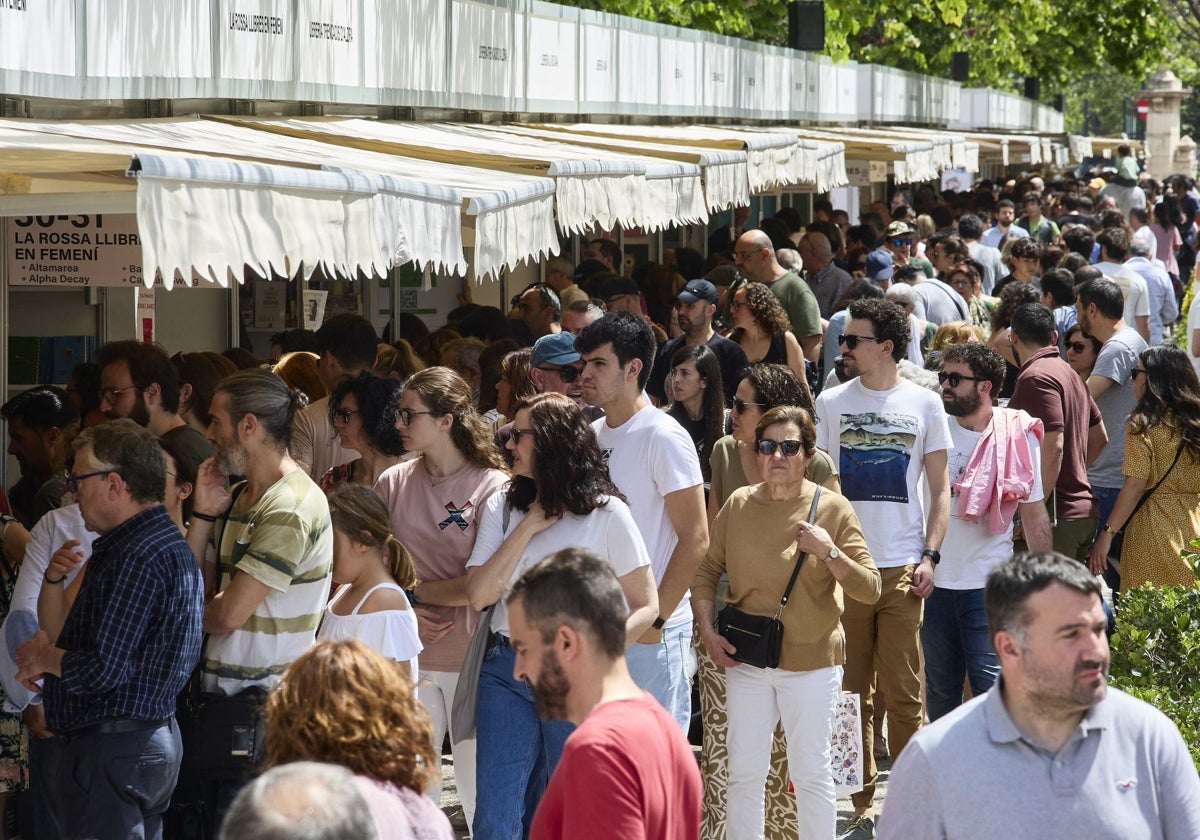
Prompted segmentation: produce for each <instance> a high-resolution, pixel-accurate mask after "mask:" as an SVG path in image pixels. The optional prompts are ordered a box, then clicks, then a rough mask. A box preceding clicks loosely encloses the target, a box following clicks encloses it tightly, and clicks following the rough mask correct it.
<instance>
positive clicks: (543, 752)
mask: <svg viewBox="0 0 1200 840" xmlns="http://www.w3.org/2000/svg"><path fill="white" fill-rule="evenodd" d="M515 659H516V656H515V654H514V653H513V649H512V645H511V644H510V643H509V640H508V638H507V637H506V636H503V635H500V634H493V635H492V638H491V639H490V640H489V641H488V649H487V652H486V653H485V654H484V658H483V667H482V668H481V669H480V672H479V693H478V696H477V700H476V707H475V728H476V739H477V750H476V764H475V774H476V775H475V819H474V823H473V824H472V828H471V833H472V835H473V836H474V837H475V838H477V840H520V838H524V837H528V836H529V827H530V824H531V823H532V822H533V813H534V811H536V810H537V805H538V802H540V801H541V798H542V793H543V792H545V790H546V784H547V782H549V781H550V775H551V774H552V773H553V772H554V768H555V767H556V766H558V759H559V757H561V756H562V751H563V745H564V744H565V743H566V740H567V736H568V735H570V734H571V733H572V732H574V731H575V726H574V724H572V723H570V722H568V721H565V720H541V719H539V718H538V715H537V712H536V710H535V708H534V700H533V690H532V688H531V687H530V685H529V683H528V682H526V681H525V680H520V681H518V680H515V679H513V663H514V662H515Z"/></svg>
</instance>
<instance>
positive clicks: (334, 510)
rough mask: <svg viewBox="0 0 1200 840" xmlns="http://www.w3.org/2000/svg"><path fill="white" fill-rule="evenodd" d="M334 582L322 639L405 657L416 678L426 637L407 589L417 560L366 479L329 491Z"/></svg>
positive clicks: (403, 660)
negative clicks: (419, 628)
mask: <svg viewBox="0 0 1200 840" xmlns="http://www.w3.org/2000/svg"><path fill="white" fill-rule="evenodd" d="M329 517H330V519H331V520H332V522H333V581H334V583H336V584H338V587H339V588H338V591H337V593H336V594H335V595H334V596H333V598H332V599H330V601H329V604H328V605H327V606H326V607H325V615H324V617H323V618H322V620H321V627H320V629H319V630H318V631H317V641H325V640H330V641H336V640H342V639H358V640H359V641H361V642H363V643H365V644H367V645H369V646H370V647H371V648H373V649H374V650H376V651H378V652H379V653H381V654H383V655H384V656H387V657H389V658H391V659H394V660H396V661H397V662H400V663H401V664H402V666H403V668H404V670H406V671H407V672H408V675H409V677H411V678H412V680H413V682H416V678H417V654H419V653H420V652H421V639H420V636H419V635H418V632H417V619H416V616H415V615H414V614H413V611H412V608H411V606H410V605H409V603H408V598H407V596H406V595H405V594H404V590H405V588H411V587H412V586H413V585H414V584H415V583H416V572H415V571H414V569H413V561H412V557H411V555H409V553H408V549H406V548H405V547H404V546H403V545H401V544H400V541H399V540H397V539H396V538H395V537H394V536H392V533H391V531H392V528H391V522H390V521H389V517H388V510H387V507H385V506H384V504H383V501H382V500H381V499H380V498H379V497H378V496H377V495H375V491H374V490H372V489H371V488H369V487H366V486H364V485H362V484H356V483H349V482H348V483H344V484H340V485H338V486H337V487H336V488H335V489H334V491H333V492H332V493H331V494H330V496H329Z"/></svg>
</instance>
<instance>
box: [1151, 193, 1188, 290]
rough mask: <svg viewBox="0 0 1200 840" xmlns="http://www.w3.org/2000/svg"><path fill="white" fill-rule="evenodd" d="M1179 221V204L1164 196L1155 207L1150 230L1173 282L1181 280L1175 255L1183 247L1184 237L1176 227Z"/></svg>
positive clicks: (1171, 197) (1172, 197)
mask: <svg viewBox="0 0 1200 840" xmlns="http://www.w3.org/2000/svg"><path fill="white" fill-rule="evenodd" d="M1178 221H1179V202H1178V201H1176V199H1175V197H1174V196H1164V197H1163V200H1162V201H1160V202H1159V203H1158V204H1155V205H1154V223H1153V224H1152V225H1150V230H1151V231H1153V232H1154V238H1155V240H1156V241H1157V242H1158V253H1157V254H1155V256H1156V257H1158V258H1159V259H1160V260H1162V261H1163V265H1165V266H1166V267H1167V274H1169V275H1171V280H1172V281H1173V282H1178V280H1179V261H1178V260H1176V259H1175V254H1176V252H1177V251H1179V249H1180V248H1182V247H1183V237H1181V236H1180V235H1179V228H1178V227H1176V226H1175V224H1176V222H1178Z"/></svg>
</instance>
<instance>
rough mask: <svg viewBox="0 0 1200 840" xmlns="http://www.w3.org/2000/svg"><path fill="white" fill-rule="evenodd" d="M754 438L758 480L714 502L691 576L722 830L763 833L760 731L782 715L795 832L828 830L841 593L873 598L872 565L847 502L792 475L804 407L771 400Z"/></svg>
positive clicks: (808, 431) (797, 470)
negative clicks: (723, 707)
mask: <svg viewBox="0 0 1200 840" xmlns="http://www.w3.org/2000/svg"><path fill="white" fill-rule="evenodd" d="M756 439H757V450H758V456H757V457H758V459H759V467H760V468H761V472H762V476H763V481H762V483H760V484H755V485H751V486H749V487H743V488H741V489H739V490H737V491H735V492H734V493H733V494H732V495H731V496H730V497H729V500H728V501H727V502H726V503H725V505H724V507H722V508H721V511H720V512H719V513H718V514H717V518H716V520H715V521H714V522H713V526H712V530H711V535H710V544H709V550H708V556H707V557H706V558H705V560H704V561H703V562H702V563H701V566H700V570H699V571H698V572H697V574H696V579H695V581H694V582H693V584H692V605H693V609H694V610H695V613H696V620H697V622H698V623H699V625H700V628H701V635H702V638H703V640H704V645H705V647H706V648H707V649H708V651H709V653H710V654H711V655H712V657H713V660H714V662H715V663H716V664H717V665H719V666H722V667H724V668H725V669H726V682H727V690H728V701H727V706H728V712H729V738H728V742H729V794H728V811H727V817H726V836H727V837H728V838H729V840H741V838H755V837H761V836H762V834H763V828H764V825H763V822H764V811H763V808H764V802H763V789H764V782H765V781H766V777H767V770H768V765H769V763H770V753H771V736H772V733H773V732H774V730H775V725H776V722H777V721H780V720H782V722H783V727H784V731H785V732H786V734H787V750H788V768H789V771H790V776H791V781H792V784H793V786H794V788H795V793H796V811H797V823H798V827H799V835H800V836H801V837H812V838H832V837H833V835H834V832H835V829H836V821H837V808H836V799H835V793H834V784H833V777H832V775H831V773H830V767H829V763H830V734H831V728H832V725H833V717H834V708H835V704H836V703H837V700H838V697H839V696H840V692H841V685H842V668H841V665H842V661H843V648H844V641H843V637H842V628H841V623H840V618H841V614H842V605H843V599H844V597H845V596H846V595H849V596H850V597H851V598H854V599H856V600H859V601H863V602H864V603H873V602H874V601H876V600H877V599H878V598H879V592H880V577H879V571H878V570H877V569H876V568H875V563H874V561H873V560H872V559H871V555H870V552H869V551H868V549H867V544H866V540H865V539H864V538H863V534H862V529H861V527H860V526H859V522H858V517H857V516H856V515H855V513H854V511H853V509H852V508H851V507H850V503H849V502H847V501H846V500H845V499H844V498H843V497H841V496H839V495H837V494H836V493H831V492H825V493H822V492H821V488H820V487H818V486H817V485H816V484H813V483H812V482H811V481H809V480H808V479H806V478H805V477H804V472H805V469H806V468H807V466H808V462H809V461H810V460H811V459H812V457H813V455H814V453H815V451H816V429H815V427H814V426H813V421H812V417H811V415H810V414H809V413H808V412H807V411H805V410H804V409H801V408H796V407H791V406H779V407H777V408H773V409H771V410H770V411H768V412H766V414H764V415H763V417H762V419H761V420H760V421H759V422H758V426H757V429H756ZM725 571H727V572H728V574H729V593H728V595H727V596H726V599H725V603H726V606H725V608H724V609H723V610H722V611H721V614H720V616H719V617H718V616H714V615H713V612H714V599H715V597H716V589H717V581H718V580H719V578H720V576H721V573H722V572H725ZM772 616H773V618H772Z"/></svg>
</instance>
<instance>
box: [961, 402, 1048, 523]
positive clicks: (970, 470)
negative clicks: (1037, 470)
mask: <svg viewBox="0 0 1200 840" xmlns="http://www.w3.org/2000/svg"><path fill="white" fill-rule="evenodd" d="M1030 432H1033V434H1034V436H1035V437H1036V438H1037V440H1038V442H1039V443H1041V440H1042V436H1043V434H1044V432H1043V430H1042V421H1041V420H1039V419H1038V418H1036V417H1031V416H1030V415H1029V414H1028V413H1026V412H1025V411H1024V410H1022V409H1011V408H994V409H992V424H991V425H990V426H989V427H988V429H987V431H985V432H984V433H983V437H981V438H980V439H979V443H977V444H976V445H975V451H974V452H973V453H971V460H970V461H968V462H967V468H966V469H965V470H963V474H962V476H961V477H960V478H959V479H958V481H956V482H954V489H955V490H956V491H957V492H958V494H959V498H958V516H959V518H960V519H966V520H967V521H969V522H976V521H978V520H980V519H982V518H983V517H984V516H986V517H987V526H988V530H989V531H991V532H992V533H993V534H1000V533H1003V532H1004V531H1005V530H1007V529H1008V526H1009V525H1010V524H1011V523H1012V521H1013V515H1014V514H1015V513H1016V511H1017V504H1018V503H1019V502H1023V501H1025V500H1026V499H1028V498H1029V493H1030V491H1032V489H1033V481H1034V473H1033V463H1034V461H1033V453H1032V452H1031V451H1030V449H1029V437H1028V435H1029V433H1030Z"/></svg>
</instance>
